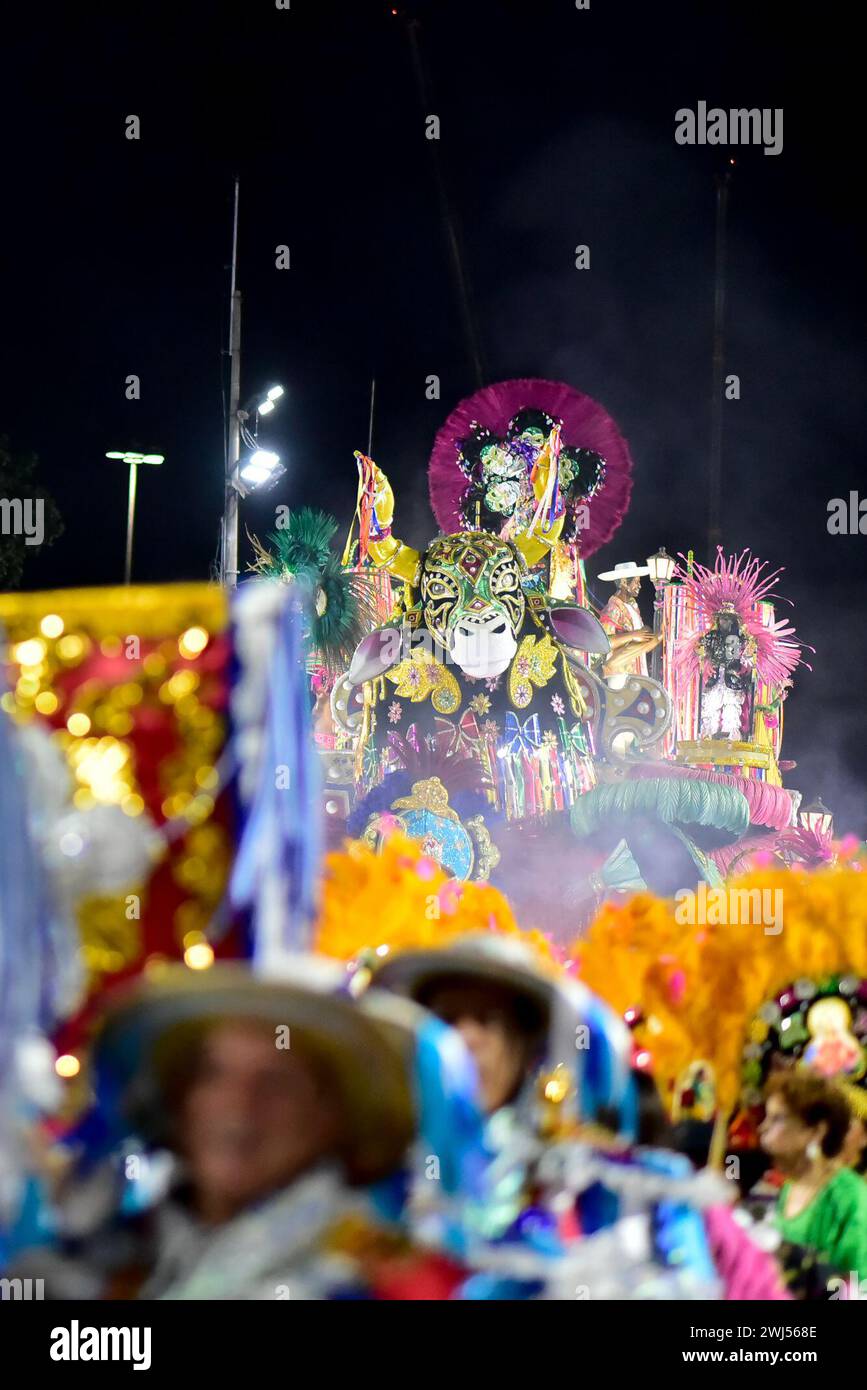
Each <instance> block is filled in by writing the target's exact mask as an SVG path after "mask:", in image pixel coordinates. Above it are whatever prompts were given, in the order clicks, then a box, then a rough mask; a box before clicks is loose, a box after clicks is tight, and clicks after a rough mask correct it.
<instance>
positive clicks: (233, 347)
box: [220, 177, 241, 589]
mask: <svg viewBox="0 0 867 1390" xmlns="http://www.w3.org/2000/svg"><path fill="white" fill-rule="evenodd" d="M240 182H241V181H240V179H239V178H237V177H236V179H235V213H234V218H233V221H232V280H231V297H230V301H229V355H230V358H231V368H230V379H229V428H228V432H227V436H226V473H225V492H224V502H223V537H222V542H223V543H222V554H221V557H220V578H221V580H222V582H223V583H224V584H225V585H227V586H228V588H230V589H234V588H235V586H236V585H237V583H238V501H239V498H238V493H237V490H236V489H235V487H234V484H233V482H232V478H233V475H234V472H235V469H236V467H237V465H238V460H239V459H240V457H241V422H240V419H239V418H238V411H239V409H240V404H241V292H240V290H239V289H238V288H237V270H238V200H239V192H240Z"/></svg>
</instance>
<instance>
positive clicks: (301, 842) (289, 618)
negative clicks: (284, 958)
mask: <svg viewBox="0 0 867 1390" xmlns="http://www.w3.org/2000/svg"><path fill="white" fill-rule="evenodd" d="M321 838H322V828H321V822H320V778H319V761H318V758H317V754H316V746H315V744H314V741H313V730H312V727H311V720H310V699H309V693H308V688H307V676H306V669H305V664H304V637H303V631H302V615H301V613H300V612H299V611H298V605H297V603H295V602H293V601H292V599H291V598H290V596H289V594H288V593H287V601H286V602H285V603H284V605H283V607H282V610H281V612H280V615H279V618H278V620H277V633H276V640H275V644H274V652H273V656H272V660H271V669H270V672H269V678H268V697H267V709H266V713H265V738H264V749H263V756H262V765H261V768H260V770H259V782H258V786H257V788H256V791H255V793H254V795H253V799H252V802H251V805H250V807H249V811H248V814H247V819H246V823H245V825H244V828H243V831H242V833H241V838H240V843H239V845H238V852H237V855H236V857H235V865H234V868H233V871H232V878H231V882H230V886H229V892H230V896H231V900H232V903H233V905H234V906H235V907H240V908H251V909H252V913H253V932H254V951H253V953H254V956H256V954H257V944H258V943H257V942H256V933H257V928H261V926H262V924H263V921H264V916H265V913H266V912H268V911H269V910H273V908H274V901H275V898H277V899H278V901H279V907H280V912H281V917H282V924H281V937H282V942H281V944H282V945H283V946H285V947H286V948H288V949H290V950H302V949H304V948H305V947H306V946H307V945H308V943H309V936H310V927H311V923H312V920H313V917H314V914H315V910H316V886H317V882H318V874H319V864H320V849H321Z"/></svg>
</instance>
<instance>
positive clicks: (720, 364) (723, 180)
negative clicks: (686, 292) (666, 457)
mask: <svg viewBox="0 0 867 1390" xmlns="http://www.w3.org/2000/svg"><path fill="white" fill-rule="evenodd" d="M731 176H732V166H731V165H727V166H726V169H725V171H724V173H722V174H718V175H717V180H716V246H715V257H714V296H713V364H712V372H711V378H712V382H711V401H710V459H709V466H708V512H707V560H708V564H713V557H714V555H715V554H716V548H717V546H718V545H721V544H722V520H721V511H722V431H723V373H724V371H725V307H726V219H727V215H728V201H729V182H730V180H731Z"/></svg>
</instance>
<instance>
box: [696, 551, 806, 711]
mask: <svg viewBox="0 0 867 1390" xmlns="http://www.w3.org/2000/svg"><path fill="white" fill-rule="evenodd" d="M680 559H681V560H682V561H683V562H684V564H683V565H678V567H677V569H676V570H675V575H674V577H675V579H678V580H679V581H680V583H681V585H682V587H683V590H684V592H685V593H686V594H687V595H688V596H689V597H690V598H691V599H692V605H691V606H692V608H693V612H694V614H695V621H696V623H697V627H696V630H695V631H694V632H691V633H689V634H688V636H686V637H684V638H682V639H681V640H680V641H679V642H678V644H677V649H676V652H675V664H676V668H677V673H678V676H679V677H681V678H683V679H685V680H690V679H691V678H692V677H693V676H695V675H696V674H697V673H698V672H699V670H700V668H701V665H702V654H701V651H700V646H701V643H702V639H703V638H704V637H705V636H706V634H707V633H708V632H709V631H710V629H711V628H712V627H713V626H714V624H715V622H716V621H717V619H718V618H719V616H720V614H721V613H733V614H734V615H735V617H737V619H738V621H739V623H740V625H741V627H742V629H743V630H744V631H745V632H746V634H747V636H748V637H750V638H752V639H753V641H754V643H755V653H756V663H755V664H756V674H757V675H758V678H759V680H760V681H762V682H763V683H764V684H766V685H769V686H773V687H774V688H778V687H779V686H781V685H782V684H783V682H784V681H786V680H788V678H789V676H791V674H792V672H793V671H794V669H795V667H796V666H798V665H802V664H803V665H805V666H806V665H807V663H806V662H805V661H804V659H803V655H802V653H803V651H804V644H803V643H801V642H799V641H798V640H797V638H796V637H795V629H794V627H792V625H791V623H789V622H788V621H787V619H785V618H774V619H771V620H770V621H769V622H767V623H766V622H764V621H763V620H762V612H761V609H760V607H759V605H760V604H762V603H774V604H775V603H788V602H789V600H788V599H781V598H780V596H779V595H778V594H777V593H776V592H775V589H776V584H777V580H778V578H779V576H780V575H781V574H782V569H777V570H773V571H771V573H769V574H766V573H765V571H766V570H767V567H768V566H767V561H765V560H759V559H757V558H756V557H755V556H753V555H752V554H751V553H750V551H749V550H744V551H742V552H741V554H740V555H728V556H727V555H724V554H723V549H722V546H718V548H717V555H716V562H715V564H714V567H713V569H710V568H709V567H708V566H707V565H698V564H695V563H694V562H693V563H692V565H690V564H689V562H688V561H687V560H686V557H685V556H684V555H681V556H680ZM809 650H812V648H809ZM807 669H808V670H809V667H808V668H807Z"/></svg>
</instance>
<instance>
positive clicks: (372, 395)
mask: <svg viewBox="0 0 867 1390" xmlns="http://www.w3.org/2000/svg"><path fill="white" fill-rule="evenodd" d="M375 401H376V377H374V378H373V380H372V381H371V383H370V420H369V421H368V425H367V457H368V458H369V459H372V458H373V407H374V403H375Z"/></svg>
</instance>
